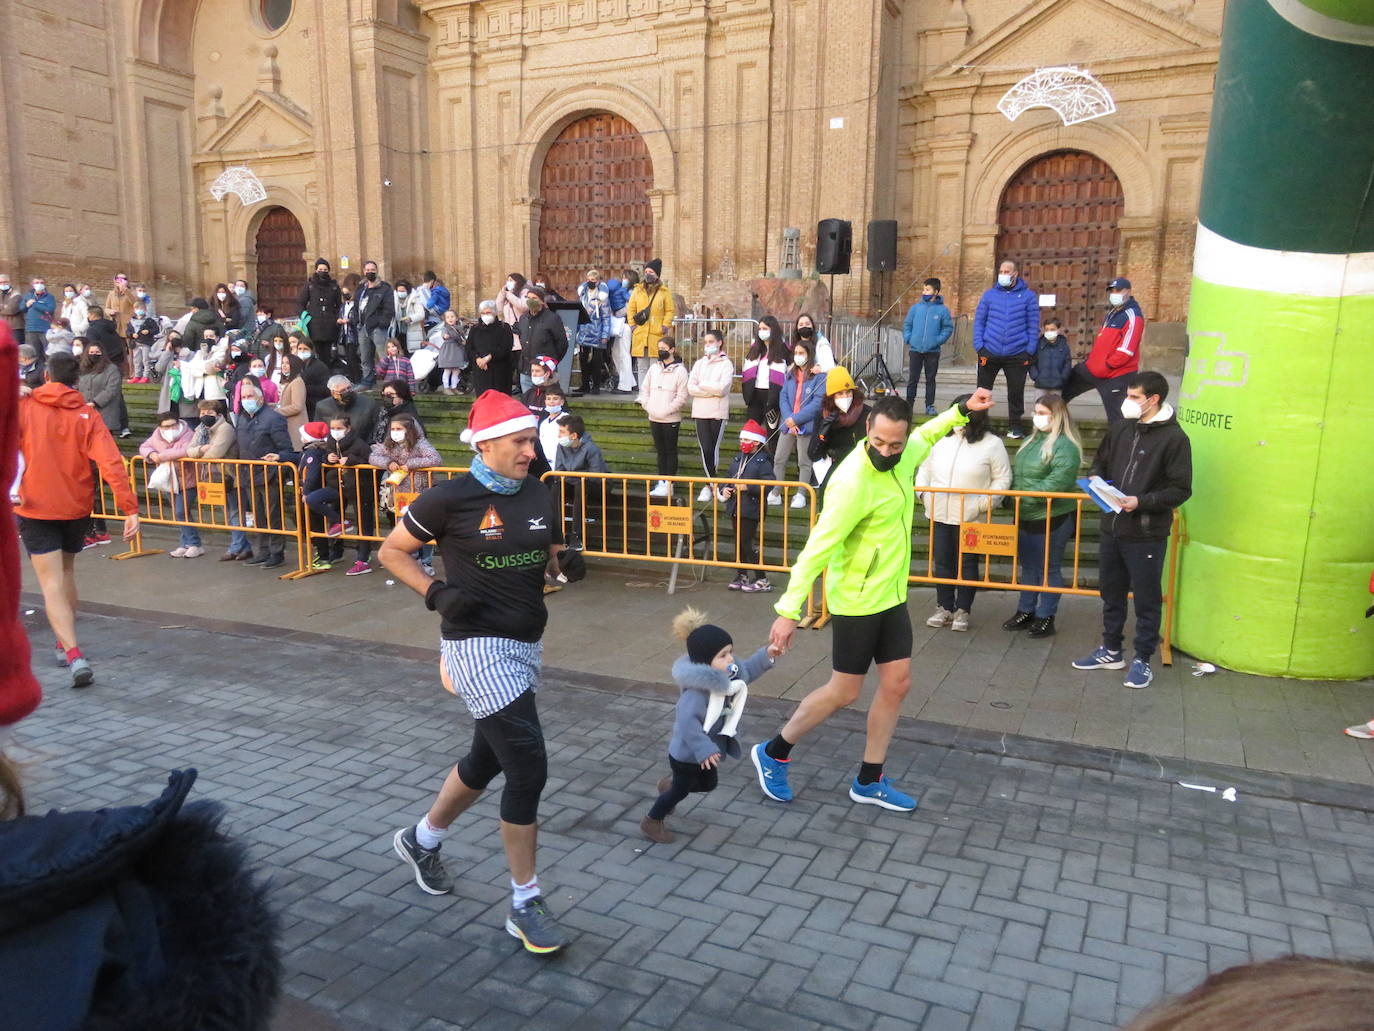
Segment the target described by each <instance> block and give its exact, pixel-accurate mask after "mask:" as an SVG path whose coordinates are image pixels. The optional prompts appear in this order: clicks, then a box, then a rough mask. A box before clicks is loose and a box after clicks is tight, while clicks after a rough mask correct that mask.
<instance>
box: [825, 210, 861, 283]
mask: <svg viewBox="0 0 1374 1031" xmlns="http://www.w3.org/2000/svg"><path fill="white" fill-rule="evenodd" d="M853 249H854V227H853V226H852V225H850V224H849V223H848V222H846V221H845V220H844V219H842V218H823V219H821V220H820V221H819V222H817V223H816V271H817V272H819V273H820V274H821V275H823V276H847V275H849V253H850V251H852V250H853Z"/></svg>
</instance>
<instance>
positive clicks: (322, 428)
mask: <svg viewBox="0 0 1374 1031" xmlns="http://www.w3.org/2000/svg"><path fill="white" fill-rule="evenodd" d="M328 439H329V423H327V422H308V423H306V424H305V425H304V426H302V427H301V440H302V441H306V442H308V441H312V440H328Z"/></svg>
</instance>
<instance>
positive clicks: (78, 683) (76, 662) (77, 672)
mask: <svg viewBox="0 0 1374 1031" xmlns="http://www.w3.org/2000/svg"><path fill="white" fill-rule="evenodd" d="M93 683H95V670H93V669H91V664H90V663H89V662H87V661H86V659H85V658H84V657H83V658H80V659H73V660H72V687H90V686H91V685H92V684H93Z"/></svg>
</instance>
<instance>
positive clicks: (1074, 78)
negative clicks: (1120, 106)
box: [997, 66, 1116, 125]
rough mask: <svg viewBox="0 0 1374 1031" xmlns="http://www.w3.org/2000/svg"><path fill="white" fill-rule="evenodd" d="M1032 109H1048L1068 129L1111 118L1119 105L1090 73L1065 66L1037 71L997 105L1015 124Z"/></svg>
mask: <svg viewBox="0 0 1374 1031" xmlns="http://www.w3.org/2000/svg"><path fill="white" fill-rule="evenodd" d="M1032 107H1047V108H1049V109H1050V110H1051V111H1053V112H1054V113H1055V114H1057V115H1058V116H1059V118H1060V120H1061V121H1062V122H1063V123H1064V124H1065V125H1074V124H1076V123H1078V122H1086V121H1088V120H1089V119H1092V118H1101V117H1102V116H1103V115H1109V114H1111V113H1112V112H1113V111H1115V110H1116V101H1114V100H1113V99H1112V95H1111V94H1110V93H1108V92H1107V87H1105V86H1103V85H1102V83H1100V82H1098V81H1097V80H1096V79H1095V78H1093V77H1092V76H1091V75H1090V74H1088V73H1087V72H1085V71H1083V70H1081V69H1079V68H1074V67H1072V66H1063V67H1057V68H1037V69H1036V70H1035V71H1034V72H1032V73H1031V74H1030V75H1027V76H1026V77H1025V78H1024V79H1022V80H1021V81H1020V82H1018V83H1017V84H1016V85H1015V86H1013V87H1012V88H1011V89H1009V90H1007V92H1006V94H1005V95H1004V96H1003V97H1002V99H1001V100H999V101H998V102H997V110H999V111H1001V112H1002V114H1004V115H1006V116H1007V118H1008V119H1009V120H1010V121H1013V122H1014V121H1016V119H1017V118H1018V117H1019V116H1020V115H1021V113H1022V112H1023V111H1026V110H1027V109H1029V108H1032Z"/></svg>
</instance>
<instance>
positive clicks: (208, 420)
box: [200, 415, 215, 427]
mask: <svg viewBox="0 0 1374 1031" xmlns="http://www.w3.org/2000/svg"><path fill="white" fill-rule="evenodd" d="M200 424H201V425H202V426H206V427H210V426H213V425H214V424H215V416H213V415H202V416H201V417H200Z"/></svg>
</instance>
